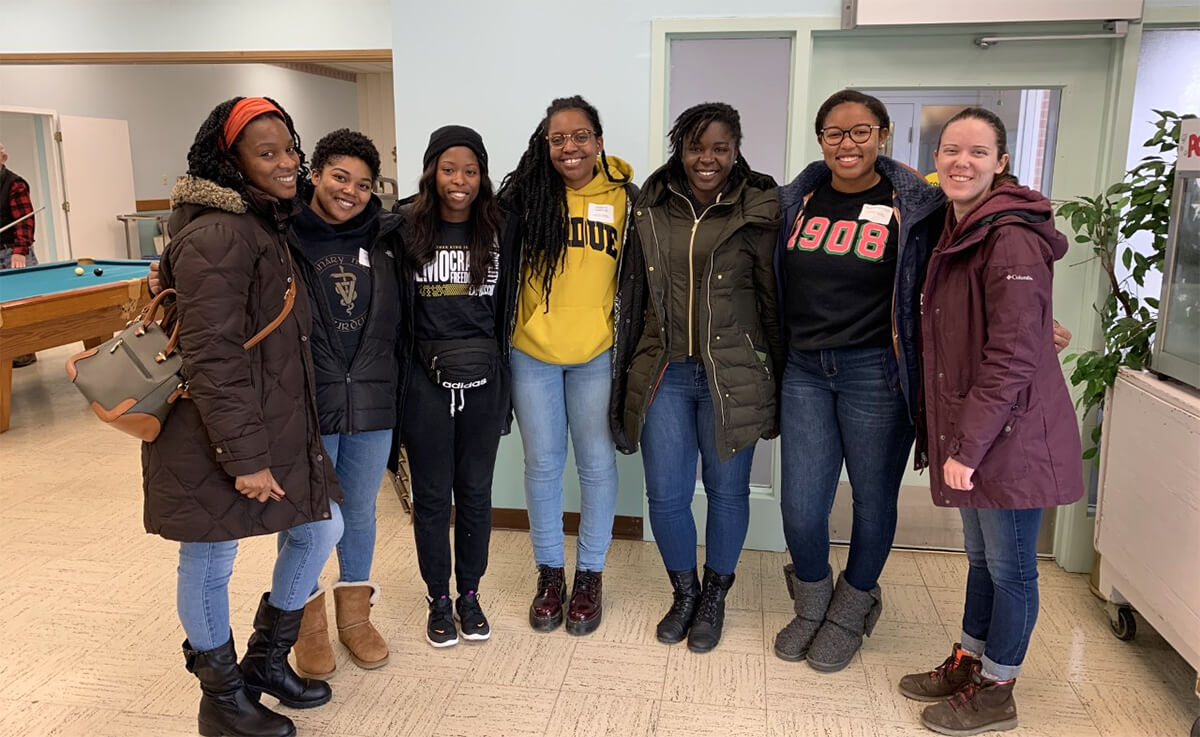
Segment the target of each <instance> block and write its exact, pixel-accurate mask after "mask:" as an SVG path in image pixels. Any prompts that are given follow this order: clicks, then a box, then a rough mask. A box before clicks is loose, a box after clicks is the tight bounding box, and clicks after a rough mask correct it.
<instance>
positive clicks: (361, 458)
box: [279, 430, 392, 591]
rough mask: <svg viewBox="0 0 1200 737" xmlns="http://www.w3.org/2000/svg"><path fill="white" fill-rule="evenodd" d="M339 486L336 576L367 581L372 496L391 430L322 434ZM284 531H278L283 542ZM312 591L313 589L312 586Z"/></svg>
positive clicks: (371, 550) (372, 532)
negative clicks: (340, 525)
mask: <svg viewBox="0 0 1200 737" xmlns="http://www.w3.org/2000/svg"><path fill="white" fill-rule="evenodd" d="M321 442H322V443H323V444H324V446H325V452H326V453H328V454H329V460H330V461H332V462H333V465H334V468H336V469H337V478H338V484H339V485H341V487H342V497H343V499H342V519H343V520H344V521H345V530H344V531H343V533H342V539H341V540H339V541H338V544H337V554H338V580H340V581H348V582H355V581H369V580H370V578H371V561H372V560H374V558H375V499H376V497H378V496H379V484H380V482H382V481H383V472H384V471H385V470H387V460H388V454H389V453H390V452H391V450H392V431H391V430H370V431H368V432H360V433H354V434H353V435H322V436H321ZM285 535H286V533H280V536H279V544H280V545H283V543H284V537H285ZM313 590H314V591H316V589H315V588H314V589H313Z"/></svg>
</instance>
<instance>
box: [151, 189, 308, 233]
mask: <svg viewBox="0 0 1200 737" xmlns="http://www.w3.org/2000/svg"><path fill="white" fill-rule="evenodd" d="M212 210H218V211H220V212H227V213H229V214H231V215H245V214H246V213H253V214H257V215H258V216H259V217H261V218H262V219H263V220H266V221H267V222H268V223H270V224H271V225H272V226H274V228H275V229H276V230H279V231H284V230H286V229H287V222H288V220H289V219H290V218H291V217H292V216H293V215H295V214H296V213H297V212H299V210H300V204H299V202H298V201H297V200H296V199H295V198H292V199H288V200H280V199H278V198H276V197H272V196H271V195H269V194H267V193H266V192H263V191H262V190H259V189H257V188H255V187H252V186H250V185H247V186H246V193H245V194H244V195H243V194H241V193H240V192H237V191H236V190H233V189H231V188H229V187H224V186H222V185H220V184H217V183H216V182H214V181H212V180H210V179H203V178H201V177H194V176H190V175H189V176H185V177H181V178H180V179H179V181H177V182H176V183H175V186H174V187H172V188H171V219H170V221H169V222H168V224H167V228H168V230H169V232H171V233H172V234H174V233H178V232H179V231H180V230H182V229H183V228H184V226H186V225H187V224H188V223H190V222H192V221H193V220H195V219H196V218H197V217H198V216H199V215H200V214H201V213H204V212H210V211H212Z"/></svg>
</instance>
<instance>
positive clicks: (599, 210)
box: [587, 202, 614, 225]
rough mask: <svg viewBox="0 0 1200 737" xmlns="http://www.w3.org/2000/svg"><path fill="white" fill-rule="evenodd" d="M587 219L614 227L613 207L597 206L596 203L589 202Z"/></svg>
mask: <svg viewBox="0 0 1200 737" xmlns="http://www.w3.org/2000/svg"><path fill="white" fill-rule="evenodd" d="M587 219H588V220H592V221H594V222H597V223H605V224H606V225H612V224H613V221H614V218H613V206H612V205H597V204H596V203H594V202H589V203H588V214H587Z"/></svg>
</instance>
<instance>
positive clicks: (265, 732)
mask: <svg viewBox="0 0 1200 737" xmlns="http://www.w3.org/2000/svg"><path fill="white" fill-rule="evenodd" d="M183 657H184V662H185V663H186V664H187V669H188V672H189V673H191V674H192V675H194V676H196V678H198V679H200V692H201V696H200V713H199V715H198V717H197V723H198V725H199V727H200V734H202V735H204V737H221V736H222V735H225V736H226V737H293V735H295V734H296V726H295V725H294V724H292V720H291V719H288V718H287V717H285V716H283V715H282V714H276V713H275V712H273V711H271V710H270V709H268V708H267V707H265V706H263V705H262V704H260V703H258V702H257V701H255V700H254V699H251V698H250V694H249V693H248V692H247V691H246V684H245V682H244V681H243V680H242V670H241V668H239V667H238V664H237V653H236V652H234V650H233V637H230V638H229V641H228V642H226V643H225V644H224V645H221V646H220V647H217V648H214V649H212V650H193V649H192V645H191V643H190V642H188V641H187V640H184V641H183Z"/></svg>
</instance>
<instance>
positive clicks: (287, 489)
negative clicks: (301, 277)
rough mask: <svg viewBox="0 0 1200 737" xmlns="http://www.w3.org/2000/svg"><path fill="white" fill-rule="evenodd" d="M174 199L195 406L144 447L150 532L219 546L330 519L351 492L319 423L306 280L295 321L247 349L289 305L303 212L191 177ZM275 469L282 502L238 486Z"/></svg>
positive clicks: (177, 281)
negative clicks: (295, 222)
mask: <svg viewBox="0 0 1200 737" xmlns="http://www.w3.org/2000/svg"><path fill="white" fill-rule="evenodd" d="M171 200H172V207H173V212H172V213H171V221H170V232H171V233H172V235H173V238H172V240H171V243H170V245H169V246H168V247H167V250H166V252H165V253H164V254H163V259H162V272H161V279H162V282H163V285H164V286H166V287H174V288H175V289H176V290H177V292H178V294H177V306H178V319H179V321H180V325H181V327H180V341H179V347H180V354H181V356H182V358H183V376H184V378H185V379H186V380H187V381H188V390H189V393H190V394H191V398H190V399H181V400H179V401H178V402H176V406H175V408H174V409H173V410H172V411H171V414H170V415H169V416H168V418H167V421H166V423H165V424H164V426H163V431H162V434H160V435H159V437H158V439H157V440H156V441H155V442H153V443H143V444H142V477H143V482H142V485H143V490H144V492H145V525H146V531H147V532H152V533H155V534H158V535H162V536H163V537H165V538H167V539H169V540H180V541H188V542H215V541H220V540H234V539H238V538H243V537H249V536H251V535H261V534H265V533H270V532H278V531H281V530H286V529H288V528H290V527H295V526H296V525H299V524H303V523H305V522H312V521H317V520H321V519H327V518H328V517H329V514H330V512H329V500H330V499H331V498H332V499H334V500H335V501H337V500H340V499H341V490H340V489H339V487H338V484H337V477H336V476H335V474H334V470H333V466H332V465H331V464H330V462H329V459H328V458H327V456H326V455H325V450H324V448H323V447H322V445H321V436H320V434H319V430H318V425H317V412H316V401H315V399H314V391H315V390H314V384H313V365H312V356H311V353H310V351H309V345H308V336H309V333H310V331H311V326H312V315H311V310H310V305H309V298H308V295H307V294H306V293H305V291H304V285H303V283H300V282H298V283H297V285H296V286H297V292H296V297H295V306H294V308H293V309H292V312H291V314H290V315H288V317H287V318H286V319H285V320H284V321H283V323H282V324H281V325H280V326H279V327H278V328H277V329H276V330H275V331H273V332H272V333H271V334H270V335H268V336H267V337H266V338H265V339H264V340H263V341H262V342H261V343H259V344H258V345H256V346H254V347H253V348H251V349H250V350H249V351H247V350H244V349H243V348H242V344H243V343H244V342H245V341H246V340H247V339H249V338H250V337H252V336H253V335H254V334H255V333H257V332H258V331H259V330H260V329H262V328H263V327H265V326H266V325H267V324H268V323H270V322H271V321H272V320H274V319H275V318H276V316H278V315H279V313H280V311H281V309H282V307H283V300H284V294H285V293H286V292H287V288H288V283H289V279H290V278H291V276H292V274H291V272H290V268H291V267H290V263H291V262H290V260H289V258H288V244H287V228H286V225H287V219H288V217H289V216H290V215H291V214H292V203H290V202H289V203H286V204H285V203H280V202H279V201H277V200H275V199H274V198H271V197H269V196H267V195H265V194H262V193H261V192H257V191H254V190H251V191H250V194H249V196H248V198H247V199H244V198H243V197H242V196H241V195H239V194H238V193H237V192H235V191H233V190H231V189H227V188H224V187H221V186H219V185H217V184H215V183H214V182H210V181H207V180H203V179H196V178H190V177H189V178H186V179H184V180H181V181H180V182H179V183H178V184H177V185H176V186H175V189H174V190H173V191H172V193H171ZM267 467H270V469H271V473H272V474H273V475H274V477H275V480H276V481H277V482H278V483H279V485H280V487H282V488H283V490H284V494H285V495H284V497H283V498H282V499H281V500H280V501H271V500H268V501H267V502H265V503H264V502H258V501H255V500H253V499H250V498H249V497H245V496H243V495H242V494H240V493H239V492H238V491H237V490H236V489H235V488H234V477H235V476H239V475H245V474H250V473H254V472H256V471H260V470H262V469H264V468H267Z"/></svg>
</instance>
